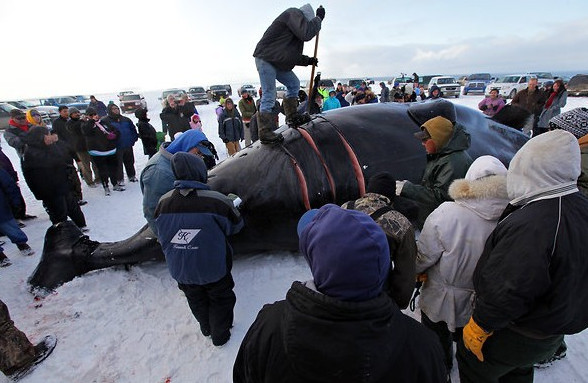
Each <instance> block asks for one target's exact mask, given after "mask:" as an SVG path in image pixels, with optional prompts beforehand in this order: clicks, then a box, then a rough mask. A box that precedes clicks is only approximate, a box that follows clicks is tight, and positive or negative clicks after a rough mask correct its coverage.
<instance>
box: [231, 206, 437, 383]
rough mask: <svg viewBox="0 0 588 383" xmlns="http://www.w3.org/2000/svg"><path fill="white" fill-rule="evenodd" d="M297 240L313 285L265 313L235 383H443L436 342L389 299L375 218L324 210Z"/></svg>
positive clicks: (298, 285)
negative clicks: (363, 382)
mask: <svg viewBox="0 0 588 383" xmlns="http://www.w3.org/2000/svg"><path fill="white" fill-rule="evenodd" d="M298 235H299V237H300V251H301V253H302V254H303V255H304V258H305V259H306V261H307V262H308V265H309V266H310V271H311V273H312V280H310V281H307V282H298V281H296V282H294V283H292V287H290V290H288V293H287V294H286V299H285V300H282V301H278V302H275V303H272V304H268V305H265V306H264V307H263V308H262V309H261V311H260V312H259V314H258V315H257V318H256V319H255V321H254V322H253V324H252V325H251V327H250V328H249V331H248V332H247V334H246V335H245V338H244V339H243V343H242V344H241V347H240V349H239V352H238V354H237V359H236V360H235V365H234V367H233V382H235V383H243V382H286V381H287V382H337V383H347V382H349V383H351V382H354V383H355V382H362V381H367V380H369V381H370V382H392V381H394V382H405V383H410V382H419V383H427V382H435V383H438V382H443V381H445V366H444V364H443V352H442V350H441V346H440V344H439V341H438V340H437V339H436V338H435V335H434V334H433V333H432V332H430V331H428V330H426V329H425V328H424V327H423V326H422V325H421V324H419V323H418V322H417V321H415V320H414V319H412V318H410V317H408V316H406V315H404V314H403V313H402V312H401V311H400V309H399V308H398V306H397V305H396V304H395V303H394V302H393V301H392V299H390V297H389V296H388V295H387V294H386V293H384V291H383V289H384V283H385V282H386V280H387V278H388V274H389V272H390V254H389V248H388V240H387V239H386V234H384V231H383V230H382V229H381V228H380V227H379V226H378V224H377V223H376V222H374V220H373V219H372V218H371V217H370V216H368V215H366V214H364V213H361V212H359V211H355V210H346V209H342V208H340V207H339V206H337V205H332V204H328V205H325V206H323V207H321V208H320V209H313V210H310V211H308V212H306V213H305V214H304V215H303V216H302V218H300V221H299V223H298ZM367 377H369V379H367Z"/></svg>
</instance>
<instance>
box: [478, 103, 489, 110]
mask: <svg viewBox="0 0 588 383" xmlns="http://www.w3.org/2000/svg"><path fill="white" fill-rule="evenodd" d="M486 109H488V105H486V104H484V105H482V106H481V107H480V110H486Z"/></svg>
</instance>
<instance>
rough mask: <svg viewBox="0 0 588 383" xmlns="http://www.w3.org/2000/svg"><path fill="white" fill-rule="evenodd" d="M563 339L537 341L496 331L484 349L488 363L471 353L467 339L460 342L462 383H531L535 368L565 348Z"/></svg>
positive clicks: (459, 363) (558, 337)
mask: <svg viewBox="0 0 588 383" xmlns="http://www.w3.org/2000/svg"><path fill="white" fill-rule="evenodd" d="M562 340H563V335H555V336H552V337H549V338H546V339H534V338H529V337H527V336H524V335H522V334H519V333H517V332H515V331H513V330H511V329H509V328H504V329H502V330H496V331H494V334H493V335H492V336H490V337H489V338H488V339H487V340H486V342H485V343H484V346H483V347H482V353H483V354H484V361H483V362H480V361H479V360H478V358H476V356H475V355H474V354H473V353H471V352H470V351H468V350H467V349H466V348H465V346H464V343H463V339H459V340H458V342H457V363H458V366H459V379H460V382H461V383H531V382H533V364H534V363H536V362H539V361H540V360H543V359H547V358H549V357H550V356H552V355H553V353H555V351H556V350H557V347H558V346H559V345H560V344H561V342H562Z"/></svg>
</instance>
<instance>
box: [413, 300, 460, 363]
mask: <svg viewBox="0 0 588 383" xmlns="http://www.w3.org/2000/svg"><path fill="white" fill-rule="evenodd" d="M421 323H422V324H423V325H424V326H425V327H427V328H429V329H431V330H433V332H434V333H435V334H436V335H437V338H439V342H441V347H442V348H443V354H444V357H445V358H444V359H445V367H446V368H447V373H448V374H449V373H451V369H452V368H453V342H457V340H458V339H459V338H461V337H462V336H463V327H460V328H456V329H455V332H451V331H449V329H448V328H447V323H446V322H443V321H441V322H433V321H432V320H431V319H429V317H428V316H427V314H425V313H424V312H423V311H422V310H421Z"/></svg>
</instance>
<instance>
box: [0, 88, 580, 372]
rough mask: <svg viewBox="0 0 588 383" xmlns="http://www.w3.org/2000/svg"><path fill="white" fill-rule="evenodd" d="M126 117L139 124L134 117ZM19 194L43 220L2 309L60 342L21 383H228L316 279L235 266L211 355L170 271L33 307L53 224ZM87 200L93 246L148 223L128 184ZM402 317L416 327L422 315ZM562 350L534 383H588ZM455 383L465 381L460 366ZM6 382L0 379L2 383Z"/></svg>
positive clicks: (266, 266)
mask: <svg viewBox="0 0 588 383" xmlns="http://www.w3.org/2000/svg"><path fill="white" fill-rule="evenodd" d="M239 85H240V84H237V85H234V86H233V89H237V86H239ZM235 93H236V92H235ZM159 94H160V92H159V91H158V92H155V91H153V92H146V93H145V97H146V100H147V103H148V106H149V108H150V110H151V111H150V112H149V115H150V116H151V117H152V121H151V123H152V124H153V125H154V126H155V127H156V129H158V130H160V129H161V122H160V121H159V112H160V111H161V106H160V103H159V101H158V100H157V97H158V96H159ZM97 97H98V98H99V99H101V100H103V101H104V102H105V103H107V102H108V100H116V96H115V95H114V94H109V95H97ZM482 97H483V96H471V95H468V96H461V97H460V98H459V99H452V101H453V102H455V103H459V104H463V105H467V106H470V107H473V108H476V105H477V103H478V102H479V101H480V100H481V99H482ZM235 98H237V97H235ZM216 105H217V104H216V103H215V104H210V105H205V106H198V111H199V112H200V115H201V117H202V120H203V124H204V131H205V133H206V134H207V135H208V137H209V139H210V140H211V141H212V142H213V143H214V144H215V146H216V147H217V149H218V151H219V156H220V157H221V159H222V158H225V157H226V156H227V153H226V149H225V147H224V145H223V144H222V142H221V141H220V139H219V138H218V135H217V124H216V115H215V113H214V108H215V107H216ZM578 106H588V99H587V98H572V97H570V98H568V105H567V106H566V107H565V108H564V110H569V109H572V108H574V107H578ZM129 116H130V117H131V118H132V119H133V121H136V119H135V117H134V116H132V115H129ZM281 121H282V122H283V116H282V117H281ZM2 141H3V142H2V149H3V150H4V152H5V153H6V154H7V155H8V156H9V157H10V159H11V160H12V163H13V164H14V165H15V168H18V171H19V172H20V166H19V161H18V159H17V156H16V152H15V151H14V149H13V148H11V147H10V146H8V145H7V144H6V142H5V141H4V140H2ZM135 159H136V164H135V166H136V169H137V173H140V172H141V170H142V169H143V167H144V165H145V163H146V161H147V157H146V156H144V155H143V148H142V145H141V143H140V142H138V143H137V144H136V145H135ZM21 179H23V178H22V177H21ZM20 186H21V189H22V191H23V194H24V196H25V199H26V200H27V206H28V212H29V213H30V214H34V215H37V216H38V218H37V219H35V220H32V221H28V222H27V226H26V227H25V228H24V231H25V232H26V233H27V235H28V236H29V243H30V245H31V246H32V248H33V249H34V250H35V251H36V252H37V253H36V254H35V255H34V256H32V257H23V256H21V255H20V254H19V252H18V250H17V249H16V247H15V246H14V245H13V244H11V243H10V242H9V241H7V243H6V245H4V248H5V253H6V254H7V255H8V257H9V258H10V259H11V260H12V262H13V264H12V266H10V267H8V268H3V269H0V299H2V300H3V301H4V302H5V303H6V304H7V305H8V307H9V309H10V313H11V316H12V318H13V320H14V322H15V323H16V325H17V326H18V327H19V328H20V329H21V330H23V331H24V332H25V333H26V334H27V335H28V336H29V338H30V339H31V340H32V341H33V342H35V341H37V340H39V339H40V338H41V337H42V336H43V335H45V334H48V333H52V334H55V335H56V336H57V338H58V344H57V347H56V349H55V351H54V353H53V354H52V355H51V356H50V357H49V358H48V359H47V360H46V361H45V362H43V364H41V365H40V366H39V367H38V368H37V369H36V370H35V371H34V372H33V373H32V374H31V375H29V376H28V377H26V378H24V379H23V380H22V381H23V382H25V383H35V382H36V383H41V382H49V383H53V382H68V383H77V382H79V383H90V382H92V383H110V382H116V383H126V382H132V383H139V382H140V383H145V382H152V383H163V382H166V383H168V382H179V383H184V382H211V383H212V382H231V381H232V378H231V377H232V366H233V361H234V359H235V356H236V354H237V350H238V348H239V345H240V343H241V340H242V339H243V336H244V335H245V332H246V331H247V329H248V328H249V326H250V324H251V323H252V322H253V320H254V319H255V317H256V315H257V312H258V311H259V309H260V308H261V307H262V306H263V305H264V304H265V303H271V302H274V301H276V300H280V299H283V298H284V297H285V294H286V291H287V290H288V288H289V287H290V285H291V283H292V281H294V280H308V279H310V271H309V268H308V267H307V265H306V263H305V261H304V259H303V258H302V257H301V256H299V255H298V254H296V253H289V252H278V253H271V254H258V255H255V256H250V257H239V258H237V259H236V260H235V262H234V266H233V276H234V279H235V283H236V287H235V292H236V295H237V305H236V307H235V322H234V328H233V330H232V337H231V340H230V341H229V342H228V343H227V344H226V345H224V346H222V347H214V346H213V345H212V343H211V341H210V338H205V337H204V336H202V335H201V334H200V331H199V327H198V325H197V322H196V320H195V319H194V318H193V316H192V314H191V312H190V310H189V308H188V305H187V303H186V299H185V297H184V296H183V293H182V292H181V291H180V290H179V289H178V288H177V286H176V284H175V282H174V280H173V279H172V278H171V277H170V276H169V273H168V271H167V268H166V266H165V263H144V264H141V265H137V266H134V267H132V268H131V269H130V271H125V270H124V268H122V267H113V268H110V269H105V270H99V271H95V272H91V273H88V274H86V275H84V276H82V277H79V278H76V279H75V280H73V281H71V282H69V283H66V284H65V285H63V286H61V287H59V288H58V289H57V290H56V292H55V293H54V294H52V295H49V296H48V297H46V298H45V299H43V300H39V301H36V300H34V299H33V296H32V295H31V294H30V293H29V292H28V285H27V283H26V280H27V278H28V277H29V275H30V274H31V273H32V272H33V270H34V269H35V267H36V265H37V263H38V261H39V258H40V256H41V252H42V249H43V239H44V235H45V231H46V230H47V228H48V227H49V226H50V222H49V219H48V217H47V214H46V213H45V211H44V210H43V207H42V206H41V203H40V202H39V201H36V200H35V199H34V197H33V196H32V194H31V193H30V191H29V190H28V188H27V186H26V183H25V182H24V179H23V181H22V182H21V185H20ZM83 192H84V198H85V199H86V200H88V204H87V205H85V206H83V207H82V210H83V211H84V214H85V216H86V219H87V221H88V227H89V228H90V232H89V235H90V237H91V238H92V239H93V240H98V241H101V242H108V241H118V240H122V239H125V238H128V237H129V236H131V235H132V234H134V233H135V232H136V231H137V230H138V229H140V228H141V227H142V226H143V224H144V223H145V220H144V218H143V215H142V209H141V198H142V197H141V191H140V188H139V185H138V184H137V183H128V182H127V190H126V191H124V192H122V193H120V192H113V194H112V195H111V196H109V197H106V196H104V194H103V191H102V189H101V188H96V189H90V188H88V187H86V186H85V185H84V190H83ZM3 239H5V240H6V238H3ZM570 294H573V292H570ZM406 313H407V314H408V315H411V316H414V317H417V318H418V314H415V313H411V312H410V311H407V312H406ZM566 341H567V343H568V356H567V357H566V358H565V359H563V360H561V361H559V362H557V363H556V364H554V365H553V366H552V367H550V368H548V369H545V370H541V371H537V372H536V374H535V381H536V382H544V383H547V382H550V383H551V382H586V379H587V377H588V357H587V356H586V355H587V354H588V332H587V331H584V332H582V333H580V334H577V335H574V336H568V337H566ZM452 379H453V381H454V382H458V381H459V378H458V375H457V364H456V365H455V367H454V371H453V376H452ZM5 381H7V380H6V378H4V377H3V376H1V374H0V383H4V382H5Z"/></svg>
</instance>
